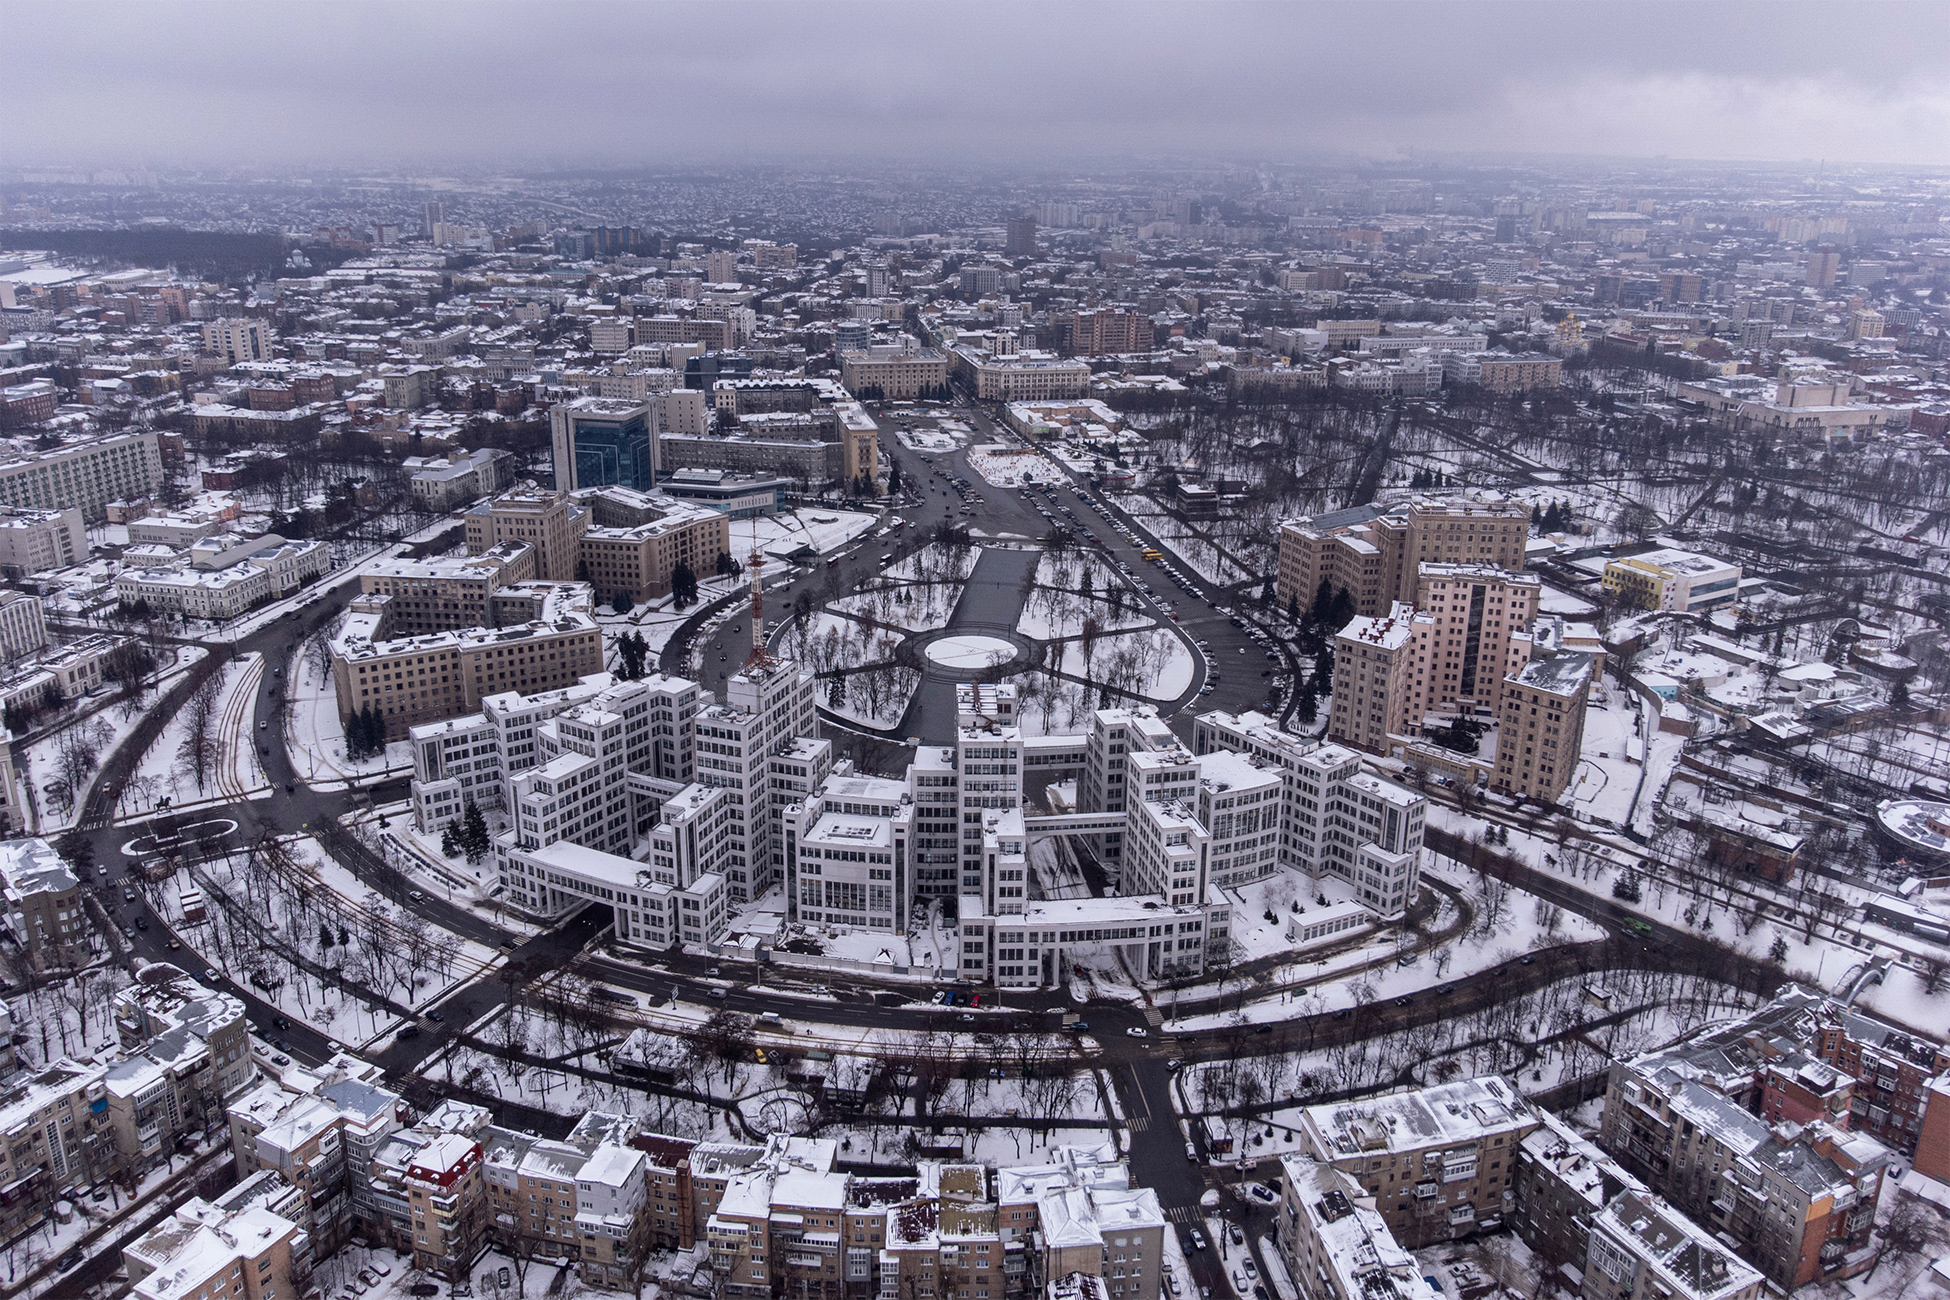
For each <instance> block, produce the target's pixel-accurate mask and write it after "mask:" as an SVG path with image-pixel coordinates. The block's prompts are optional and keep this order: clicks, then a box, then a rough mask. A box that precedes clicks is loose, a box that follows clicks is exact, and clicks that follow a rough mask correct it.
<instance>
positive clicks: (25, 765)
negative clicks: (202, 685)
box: [16, 646, 209, 835]
mask: <svg viewBox="0 0 1950 1300" xmlns="http://www.w3.org/2000/svg"><path fill="white" fill-rule="evenodd" d="M208 653H209V652H208V651H207V650H205V649H204V648H203V647H202V646H177V647H173V648H165V649H164V650H163V652H162V654H163V656H164V659H165V662H166V664H167V666H166V667H164V668H163V669H162V671H161V673H160V674H159V675H158V676H156V677H154V678H152V679H151V689H150V692H149V694H148V695H146V696H145V697H144V699H143V707H142V708H141V709H139V710H137V711H134V712H130V711H128V710H126V709H125V708H124V706H123V705H121V704H117V703H113V702H111V701H110V700H109V699H108V692H107V690H106V689H104V690H103V691H102V692H101V693H100V694H99V695H98V696H94V697H89V696H84V697H83V698H82V699H81V700H80V702H79V704H80V707H81V708H83V709H85V710H88V712H86V713H84V714H82V715H80V716H78V717H76V718H74V719H73V720H71V721H70V722H68V723H67V724H66V725H65V726H64V727H63V728H62V731H69V730H71V729H82V730H83V732H84V734H85V736H86V737H87V740H88V742H89V743H90V744H91V745H93V747H94V748H95V751H96V756H97V766H96V768H95V770H94V771H93V772H90V774H89V775H88V777H86V778H85V779H84V780H83V782H82V787H83V789H82V791H80V792H77V795H76V797H75V800H74V802H73V804H72V805H71V806H68V805H62V806H57V805H56V804H55V803H54V801H53V799H52V798H51V797H50V796H49V795H48V793H47V787H48V783H49V782H50V781H54V780H56V779H58V777H59V760H58V757H57V756H58V754H59V752H60V748H61V743H62V739H61V732H56V733H54V734H51V735H48V736H43V737H42V738H41V739H39V740H37V741H35V742H34V743H33V744H31V745H29V746H27V747H26V750H25V751H24V753H25V761H24V762H20V763H17V766H16V771H17V772H18V774H19V776H20V779H21V782H22V784H23V785H24V786H26V787H27V789H26V790H24V791H23V797H24V798H25V799H26V801H27V807H28V818H29V826H30V828H31V829H33V830H34V832H35V833H36V834H39V835H52V834H54V833H55V832H57V831H62V830H66V829H67V828H68V827H69V826H72V825H73V824H74V814H75V810H76V809H78V808H79V807H80V806H81V802H82V795H83V794H85V792H86V789H87V787H88V785H90V784H92V782H93V780H94V778H95V775H96V773H98V772H99V771H100V764H101V763H103V762H106V761H107V759H108V756H109V755H110V754H112V753H114V752H115V750H116V749H117V748H119V747H120V746H121V744H122V742H123V741H124V740H125V739H127V737H128V735H129V733H130V732H132V731H134V730H135V729H136V726H137V724H139V723H140V722H141V721H142V718H143V715H144V714H145V713H146V712H147V711H148V709H149V707H150V706H152V705H154V703H155V701H156V699H157V697H158V696H160V695H161V694H162V693H163V692H165V691H167V690H168V689H169V688H170V687H171V686H172V685H174V684H175V682H176V681H177V679H178V678H180V677H181V676H182V675H183V674H184V673H186V672H188V671H189V670H190V668H191V667H192V666H193V665H195V664H197V663H198V662H200V661H201V660H202V659H203V656H204V655H206V654H208ZM171 654H173V655H174V656H175V660H174V662H173V663H170V662H168V658H169V656H170V655H171Z"/></svg>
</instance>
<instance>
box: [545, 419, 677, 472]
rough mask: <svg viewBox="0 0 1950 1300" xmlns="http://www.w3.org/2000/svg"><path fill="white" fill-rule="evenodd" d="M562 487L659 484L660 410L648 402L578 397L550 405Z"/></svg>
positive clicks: (551, 425)
mask: <svg viewBox="0 0 1950 1300" xmlns="http://www.w3.org/2000/svg"><path fill="white" fill-rule="evenodd" d="M548 418H549V430H550V433H551V435H552V437H553V439H554V453H555V486H556V489H557V490H558V491H574V490H575V489H577V488H593V487H609V486H621V487H627V488H635V489H636V490H637V491H639V492H648V491H650V490H651V489H652V488H654V487H656V486H657V434H658V427H657V416H656V414H655V412H654V408H653V406H652V405H651V404H650V403H648V402H627V401H612V400H610V399H608V398H602V397H579V398H577V399H576V400H574V401H572V402H565V403H563V404H562V405H559V406H555V407H551V408H550V409H549V413H548Z"/></svg>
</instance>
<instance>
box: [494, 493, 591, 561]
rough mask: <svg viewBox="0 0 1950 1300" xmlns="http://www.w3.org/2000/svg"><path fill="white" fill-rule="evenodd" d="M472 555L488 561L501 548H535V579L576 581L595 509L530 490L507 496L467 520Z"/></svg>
mask: <svg viewBox="0 0 1950 1300" xmlns="http://www.w3.org/2000/svg"><path fill="white" fill-rule="evenodd" d="M462 518H463V522H464V523H465V525H466V530H467V553H468V554H469V555H485V554H487V553H488V552H490V551H492V550H494V549H495V548H496V547H499V546H503V545H505V544H508V543H520V544H522V545H526V546H532V547H534V548H535V573H534V575H533V576H535V577H537V578H544V579H546V580H548V581H550V582H573V581H576V568H577V564H578V562H579V560H580V559H581V555H580V553H579V549H578V548H579V547H580V545H581V541H582V535H583V533H584V532H586V531H588V528H589V525H590V522H591V515H590V512H589V508H588V507H587V506H585V505H581V504H579V503H577V502H576V501H574V500H572V499H571V498H570V497H569V494H568V493H567V492H562V491H554V492H551V491H549V490H547V489H545V488H536V487H534V486H533V485H527V486H523V487H519V488H516V489H514V490H513V491H509V492H503V493H502V494H501V495H500V496H497V497H495V498H494V499H493V500H492V501H489V502H487V503H485V504H483V505H478V506H475V507H473V508H472V509H470V510H469V511H468V512H467V513H466V514H465V515H464V516H463V517H462Z"/></svg>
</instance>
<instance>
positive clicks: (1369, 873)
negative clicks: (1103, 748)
mask: <svg viewBox="0 0 1950 1300" xmlns="http://www.w3.org/2000/svg"><path fill="white" fill-rule="evenodd" d="M1192 734H1193V745H1194V747H1195V748H1196V749H1197V751H1198V752H1199V753H1200V754H1201V755H1204V754H1213V753H1217V752H1221V751H1234V752H1237V753H1240V754H1244V755H1246V756H1248V757H1249V758H1251V759H1252V760H1254V762H1255V763H1256V764H1258V765H1263V766H1264V767H1266V768H1269V769H1274V770H1277V771H1279V772H1280V773H1281V774H1282V780H1283V786H1282V790H1281V810H1280V822H1279V840H1278V845H1277V848H1278V865H1280V866H1285V867H1292V868H1293V869H1294V870H1296V871H1300V872H1303V873H1305V874H1306V875H1307V876H1308V877H1310V878H1312V879H1315V880H1318V879H1320V878H1321V876H1323V875H1332V876H1336V877H1338V878H1339V879H1341V880H1344V881H1346V882H1347V883H1348V884H1349V885H1350V886H1352V887H1353V888H1354V890H1355V892H1356V895H1357V896H1358V897H1359V898H1360V900H1361V904H1362V906H1363V908H1365V909H1366V910H1368V911H1371V912H1373V913H1374V914H1375V915H1378V916H1381V917H1386V918H1390V919H1392V918H1395V917H1399V916H1400V915H1402V913H1403V912H1404V911H1405V910H1406V909H1407V907H1408V904H1409V903H1410V902H1412V901H1413V900H1414V898H1415V895H1416V893H1417V891H1418V890H1419V889H1420V888H1421V879H1422V876H1421V860H1422V834H1423V829H1424V827H1425V824H1426V821H1427V810H1428V800H1427V799H1426V798H1425V797H1424V796H1422V795H1420V794H1418V793H1416V792H1415V791H1413V790H1410V789H1408V788H1407V787H1406V786H1402V785H1398V784H1396V783H1395V782H1393V781H1389V780H1385V779H1384V778H1382V777H1379V776H1376V775H1375V774H1373V773H1371V772H1368V771H1365V770H1364V769H1363V767H1362V764H1361V758H1360V755H1359V754H1356V753H1355V752H1354V751H1352V750H1350V749H1348V748H1346V747H1345V746H1342V745H1337V744H1321V743H1320V742H1318V741H1312V740H1305V739H1302V738H1301V737H1299V736H1295V735H1292V734H1291V733H1289V732H1284V731H1281V730H1280V729H1279V728H1277V727H1276V726H1274V725H1273V720H1272V719H1271V718H1268V717H1266V716H1265V715H1264V714H1259V713H1243V714H1231V713H1223V712H1219V711H1217V710H1214V711H1213V712H1210V713H1203V714H1200V715H1199V716H1198V718H1197V719H1196V721H1195V723H1194V725H1193V733H1192ZM1220 770H1224V769H1220ZM1220 811H1223V810H1220ZM1235 811H1236V810H1235ZM1259 820H1260V826H1261V833H1260V834H1259V836H1258V838H1259V841H1260V848H1261V849H1263V848H1264V845H1265V834H1264V826H1265V820H1264V815H1263V814H1262V815H1261V817H1260V819H1259ZM1241 821H1242V824H1245V825H1250V819H1249V818H1242V819H1241ZM1241 833H1242V834H1244V835H1245V836H1247V837H1248V838H1249V839H1250V837H1251V835H1252V832H1251V831H1242V832H1241ZM1253 852H1254V854H1255V858H1256V860H1253V861H1249V862H1247V863H1245V864H1244V865H1239V866H1235V867H1234V868H1233V869H1232V870H1233V874H1234V875H1235V876H1236V877H1240V878H1242V879H1246V880H1250V879H1253V878H1255V876H1254V875H1253V874H1251V873H1258V874H1259V875H1267V874H1271V869H1270V867H1269V866H1268V865H1267V862H1266V859H1265V858H1264V857H1260V856H1257V855H1258V850H1253ZM1241 856H1242V857H1243V856H1244V855H1243V854H1242V855H1241ZM1358 923H1359V918H1358V917H1355V916H1349V915H1346V914H1345V913H1340V914H1337V912H1336V909H1334V908H1328V909H1325V912H1324V914H1323V915H1322V916H1320V917H1318V918H1315V919H1312V920H1310V921H1309V922H1308V923H1307V925H1306V927H1304V928H1303V929H1302V930H1301V931H1300V932H1299V933H1298V934H1296V935H1295V937H1296V938H1298V939H1301V940H1310V939H1314V938H1321V937H1325V936H1326V935H1328V934H1332V933H1337V932H1339V931H1340V930H1342V929H1348V928H1353V926H1354V925H1355V924H1358Z"/></svg>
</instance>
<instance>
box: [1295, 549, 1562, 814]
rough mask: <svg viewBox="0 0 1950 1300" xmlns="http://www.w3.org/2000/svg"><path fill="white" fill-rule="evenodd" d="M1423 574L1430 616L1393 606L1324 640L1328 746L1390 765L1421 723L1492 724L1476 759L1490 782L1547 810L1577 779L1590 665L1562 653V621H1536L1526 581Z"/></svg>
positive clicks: (1477, 572) (1532, 587) (1427, 570)
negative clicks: (1331, 742) (1330, 668)
mask: <svg viewBox="0 0 1950 1300" xmlns="http://www.w3.org/2000/svg"><path fill="white" fill-rule="evenodd" d="M1423 573H1424V574H1425V579H1426V585H1425V587H1424V599H1425V602H1426V603H1427V605H1428V608H1426V609H1421V608H1417V607H1416V606H1413V605H1408V604H1400V603H1398V604H1396V605H1395V606H1394V608H1393V609H1391V610H1390V611H1389V613H1388V614H1387V616H1386V617H1382V618H1367V617H1357V618H1355V619H1354V620H1352V621H1351V622H1349V623H1348V625H1347V626H1346V627H1345V628H1342V629H1341V631H1340V634H1339V635H1338V636H1336V637H1335V638H1334V692H1333V699H1334V705H1333V710H1332V712H1331V713H1330V715H1329V723H1328V735H1329V736H1330V737H1331V738H1333V739H1335V740H1338V741H1342V742H1344V743H1346V744H1349V745H1353V746H1355V747H1357V748H1360V749H1364V750H1366V751H1368V752H1369V753H1371V754H1400V753H1402V752H1403V751H1404V750H1405V749H1406V748H1407V747H1408V746H1410V745H1412V744H1414V743H1415V738H1416V737H1420V736H1423V735H1424V734H1426V730H1427V729H1426V725H1425V724H1426V721H1427V719H1428V718H1429V716H1430V715H1431V714H1438V715H1441V716H1444V717H1448V718H1460V719H1461V720H1462V721H1463V722H1465V723H1468V724H1471V725H1478V726H1482V725H1486V724H1487V723H1488V722H1489V721H1490V720H1492V719H1494V720H1495V721H1496V723H1497V729H1496V734H1495V737H1494V739H1493V740H1492V741H1491V742H1490V743H1491V744H1492V745H1493V753H1494V761H1493V763H1491V760H1490V759H1489V757H1488V756H1487V755H1486V756H1485V759H1484V760H1483V761H1484V763H1485V764H1488V765H1489V767H1490V770H1489V771H1488V772H1486V773H1485V775H1486V776H1487V777H1488V779H1489V780H1490V783H1491V784H1492V785H1494V786H1496V787H1497V788H1499V789H1502V790H1506V791H1509V792H1510V793H1513V794H1517V795H1520V796H1523V797H1526V798H1534V799H1538V800H1540V801H1542V802H1545V803H1554V802H1556V800H1557V799H1558V798H1559V796H1561V795H1562V794H1563V792H1564V790H1565V788H1566V787H1567V786H1568V785H1569V783H1570V779H1571V776H1572V774H1573V773H1574V772H1575V771H1576V768H1577V762H1578V750H1579V748H1580V746H1581V745H1582V743H1583V738H1584V702H1585V694H1586V692H1587V690H1588V689H1589V687H1590V684H1591V680H1592V677H1593V675H1594V674H1595V672H1596V670H1597V667H1598V658H1599V657H1598V655H1597V654H1595V653H1592V652H1590V651H1586V650H1574V649H1570V648H1567V647H1566V646H1565V644H1564V636H1565V633H1564V627H1563V621H1562V620H1561V619H1550V620H1547V621H1544V622H1538V621H1537V620H1536V619H1535V617H1534V612H1533V611H1534V610H1535V602H1536V599H1537V588H1536V583H1535V580H1534V579H1532V578H1529V577H1527V576H1526V575H1522V574H1508V573H1505V572H1504V571H1502V570H1499V569H1491V568H1485V567H1483V566H1479V565H1425V566H1423ZM1445 725H1446V724H1445ZM1458 761H1461V760H1460V759H1459V760H1458Z"/></svg>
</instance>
